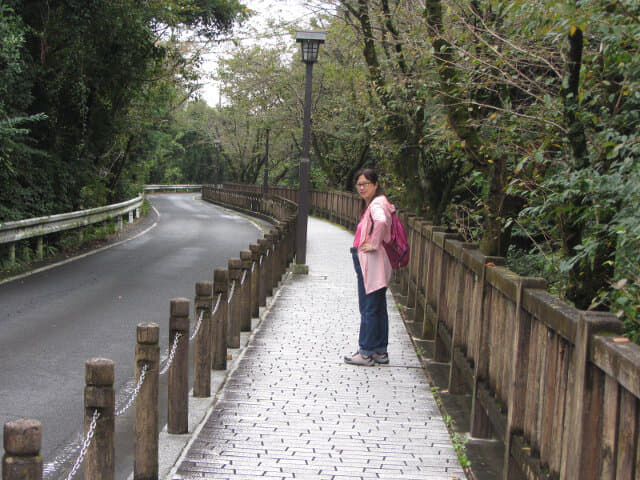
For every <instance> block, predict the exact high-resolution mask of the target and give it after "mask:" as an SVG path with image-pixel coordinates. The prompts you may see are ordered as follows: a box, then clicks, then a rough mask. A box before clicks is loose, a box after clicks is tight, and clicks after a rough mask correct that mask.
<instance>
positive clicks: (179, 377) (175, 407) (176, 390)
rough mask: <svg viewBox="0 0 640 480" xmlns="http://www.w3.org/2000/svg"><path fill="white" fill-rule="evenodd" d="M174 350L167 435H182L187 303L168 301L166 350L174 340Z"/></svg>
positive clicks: (186, 400) (186, 386)
mask: <svg viewBox="0 0 640 480" xmlns="http://www.w3.org/2000/svg"><path fill="white" fill-rule="evenodd" d="M178 335H179V336H180V338H178V339H177V347H176V349H175V354H174V357H173V361H172V362H171V366H170V367H169V382H168V387H167V390H168V395H169V402H168V405H167V406H168V416H167V431H168V432H169V433H175V434H181V433H187V432H188V431H189V300H188V299H186V298H174V299H172V300H171V316H170V317H169V348H170V349H171V348H172V347H173V342H174V341H175V340H176V337H177V336H178Z"/></svg>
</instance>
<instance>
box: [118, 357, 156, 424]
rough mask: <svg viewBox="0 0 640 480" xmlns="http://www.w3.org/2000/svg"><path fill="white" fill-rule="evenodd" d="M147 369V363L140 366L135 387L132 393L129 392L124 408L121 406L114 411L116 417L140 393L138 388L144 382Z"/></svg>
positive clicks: (131, 403) (126, 408)
mask: <svg viewBox="0 0 640 480" xmlns="http://www.w3.org/2000/svg"><path fill="white" fill-rule="evenodd" d="M147 370H149V365H147V364H146V363H145V364H144V365H143V366H142V370H140V378H138V383H137V384H136V388H134V389H133V393H132V394H131V398H129V401H128V402H127V404H126V405H125V406H124V408H122V409H120V410H118V411H117V412H116V417H119V416H120V415H122V414H123V413H124V412H126V411H127V410H129V407H130V406H131V405H133V401H134V400H135V399H136V397H137V396H138V394H139V393H140V389H141V388H142V383H143V382H144V377H145V375H146V374H147Z"/></svg>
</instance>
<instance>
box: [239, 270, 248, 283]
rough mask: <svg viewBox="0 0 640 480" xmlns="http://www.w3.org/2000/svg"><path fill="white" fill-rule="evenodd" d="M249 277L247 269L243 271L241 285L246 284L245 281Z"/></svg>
mask: <svg viewBox="0 0 640 480" xmlns="http://www.w3.org/2000/svg"><path fill="white" fill-rule="evenodd" d="M246 278H247V270H245V271H243V272H242V280H240V286H242V285H244V281H245V280H246Z"/></svg>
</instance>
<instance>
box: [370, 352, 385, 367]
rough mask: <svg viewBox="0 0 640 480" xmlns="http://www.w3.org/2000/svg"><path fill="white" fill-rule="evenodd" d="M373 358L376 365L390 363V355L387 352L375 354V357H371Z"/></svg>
mask: <svg viewBox="0 0 640 480" xmlns="http://www.w3.org/2000/svg"><path fill="white" fill-rule="evenodd" d="M371 358H373V361H374V362H376V363H384V364H387V363H389V354H388V353H387V352H384V353H374V354H373V355H371Z"/></svg>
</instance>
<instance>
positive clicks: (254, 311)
mask: <svg viewBox="0 0 640 480" xmlns="http://www.w3.org/2000/svg"><path fill="white" fill-rule="evenodd" d="M249 249H250V250H251V268H252V269H253V272H251V300H250V302H249V303H250V309H251V317H252V318H258V317H259V316H260V298H259V292H258V288H259V283H258V281H259V277H260V245H258V244H257V243H252V244H251V245H249Z"/></svg>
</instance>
